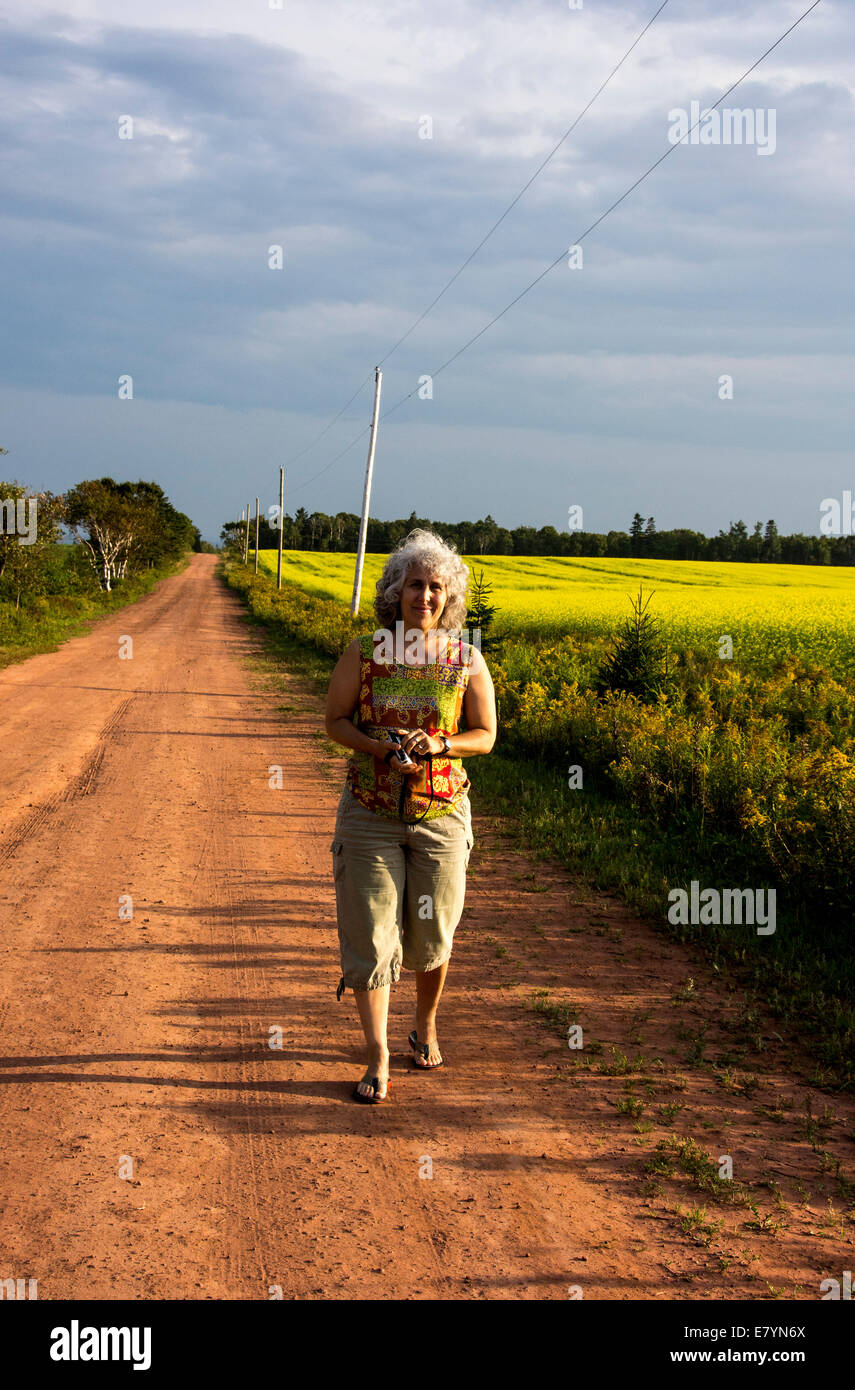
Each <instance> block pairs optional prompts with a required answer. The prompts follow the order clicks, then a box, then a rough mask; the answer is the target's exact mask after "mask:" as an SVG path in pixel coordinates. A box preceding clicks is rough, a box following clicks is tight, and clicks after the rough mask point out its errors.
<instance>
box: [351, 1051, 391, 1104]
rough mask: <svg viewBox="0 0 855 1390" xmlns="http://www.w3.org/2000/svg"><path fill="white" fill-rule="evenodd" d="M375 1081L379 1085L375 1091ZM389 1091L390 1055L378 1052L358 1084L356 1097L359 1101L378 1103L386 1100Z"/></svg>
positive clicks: (355, 1091)
mask: <svg viewBox="0 0 855 1390" xmlns="http://www.w3.org/2000/svg"><path fill="white" fill-rule="evenodd" d="M375 1081H376V1082H377V1083H378V1084H377V1087H376V1090H375V1085H374V1083H375ZM388 1089H389V1053H388V1052H378V1053H376V1054H374V1055H373V1056H372V1058H371V1060H370V1061H369V1063H368V1067H367V1068H366V1072H365V1075H364V1076H363V1078H362V1080H361V1081H360V1082H358V1083H357V1085H356V1087H355V1089H354V1092H353V1094H354V1096H355V1097H356V1098H357V1099H360V1100H365V1101H372V1102H375V1103H376V1102H377V1101H381V1100H385V1099H386V1093H387V1091H388Z"/></svg>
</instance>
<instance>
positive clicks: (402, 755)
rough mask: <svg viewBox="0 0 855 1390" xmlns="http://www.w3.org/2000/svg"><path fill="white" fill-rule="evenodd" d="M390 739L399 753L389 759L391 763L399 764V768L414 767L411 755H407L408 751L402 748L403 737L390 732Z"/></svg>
mask: <svg viewBox="0 0 855 1390" xmlns="http://www.w3.org/2000/svg"><path fill="white" fill-rule="evenodd" d="M389 737H390V739H391V740H392V742H393V743H394V744H395V745H396V746H397V751H396V752H394V753H393V754H392V756H391V758H390V759H389V762H390V763H397V765H398V767H413V766H414V763H413V760H412V758H411V757H410V755H409V753H407V752H406V750H405V749H404V748H402V747H401V735H400V734H396V733H391V732H390V734H389Z"/></svg>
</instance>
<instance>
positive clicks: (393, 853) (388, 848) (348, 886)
mask: <svg viewBox="0 0 855 1390" xmlns="http://www.w3.org/2000/svg"><path fill="white" fill-rule="evenodd" d="M472 845H473V837H472V812H471V810H470V806H469V799H468V797H465V798H464V799H463V801H461V802H459V803H458V804H457V806H455V807H454V809H453V810H452V811H448V812H447V813H446V814H445V815H443V816H437V817H436V818H435V819H434V820H423V821H421V822H420V823H419V824H418V825H407V823H406V822H405V821H402V820H397V819H392V817H390V816H381V815H378V814H377V813H376V812H375V811H369V810H368V807H367V806H363V805H362V803H361V802H360V801H358V800H357V798H356V797H355V796H354V795H353V793H352V792H351V790H350V788H349V787H347V786H345V788H344V791H343V792H342V795H341V800H340V802H339V807H338V815H337V817H336V825H335V836H334V839H333V842H332V845H331V846H330V848H331V850H332V857H333V878H334V880H335V896H336V909H337V914H338V938H339V945H340V947H341V974H342V980H343V981H344V984H345V986H346V987H347V988H348V989H380V988H381V987H382V986H383V985H388V984H394V983H395V982H396V981H397V979H398V978H399V976H400V973H401V966H402V965H403V967H404V969H406V970H435V969H436V968H437V966H440V965H442V964H443V963H444V962H445V961H447V960H448V958H449V956H450V955H451V946H452V939H453V937H454V931H455V928H456V926H457V924H458V922H459V921H460V917H461V914H462V912H463V899H464V896H465V892H466V870H467V868H468V866H469V854H470V851H471V849H472Z"/></svg>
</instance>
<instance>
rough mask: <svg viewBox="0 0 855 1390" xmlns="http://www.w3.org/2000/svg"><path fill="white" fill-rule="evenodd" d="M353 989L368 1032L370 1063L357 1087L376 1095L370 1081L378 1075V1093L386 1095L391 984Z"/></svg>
mask: <svg viewBox="0 0 855 1390" xmlns="http://www.w3.org/2000/svg"><path fill="white" fill-rule="evenodd" d="M353 993H354V997H355V999H356V1007H357V1009H358V1010H359V1021H360V1023H361V1024H362V1031H363V1033H364V1034H365V1045H366V1047H367V1049H368V1067H367V1069H366V1072H365V1075H364V1077H363V1078H362V1080H361V1081H360V1083H359V1085H358V1086H357V1090H358V1091H359V1092H360V1094H361V1095H363V1096H371V1095H373V1094H374V1088H373V1086H372V1084H371V1078H372V1077H373V1076H376V1077H378V1078H379V1081H380V1088H379V1091H378V1093H377V1094H378V1095H379V1096H385V1094H386V1088H387V1085H388V1082H389V1043H388V1040H387V1037H386V1022H387V1019H388V1017H389V986H388V985H381V986H380V987H379V988H378V989H355V990H354V991H353Z"/></svg>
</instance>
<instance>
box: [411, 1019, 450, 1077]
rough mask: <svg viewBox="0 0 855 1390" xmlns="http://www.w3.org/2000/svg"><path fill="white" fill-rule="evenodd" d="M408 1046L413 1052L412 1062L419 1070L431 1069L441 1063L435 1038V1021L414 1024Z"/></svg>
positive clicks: (439, 1065) (440, 1054) (440, 1055)
mask: <svg viewBox="0 0 855 1390" xmlns="http://www.w3.org/2000/svg"><path fill="white" fill-rule="evenodd" d="M410 1046H411V1047H412V1049H413V1054H414V1055H413V1062H414V1064H415V1065H416V1066H417V1067H418V1068H419V1070H420V1071H432V1070H433V1068H434V1067H441V1066H442V1065H443V1062H442V1053H441V1052H440V1050H439V1043H438V1042H437V1039H436V1024H435V1023H423V1024H422V1025H421V1027H419V1025H418V1024H416V1027H415V1028H414V1029H413V1031H412V1033H411V1034H410ZM425 1048H427V1055H425Z"/></svg>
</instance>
